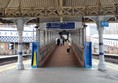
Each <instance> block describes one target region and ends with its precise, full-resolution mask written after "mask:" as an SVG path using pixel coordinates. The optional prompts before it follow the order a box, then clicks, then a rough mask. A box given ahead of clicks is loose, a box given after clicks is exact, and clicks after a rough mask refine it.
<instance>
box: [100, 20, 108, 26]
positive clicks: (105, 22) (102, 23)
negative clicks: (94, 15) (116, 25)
mask: <svg viewBox="0 0 118 83" xmlns="http://www.w3.org/2000/svg"><path fill="white" fill-rule="evenodd" d="M100 26H101V27H108V26H109V23H108V22H107V21H101V22H100Z"/></svg>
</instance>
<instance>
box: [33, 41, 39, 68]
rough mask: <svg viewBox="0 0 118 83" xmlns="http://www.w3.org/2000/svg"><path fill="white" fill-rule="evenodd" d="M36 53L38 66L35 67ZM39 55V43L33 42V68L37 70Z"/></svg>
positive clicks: (37, 64)
mask: <svg viewBox="0 0 118 83" xmlns="http://www.w3.org/2000/svg"><path fill="white" fill-rule="evenodd" d="M34 53H36V65H35V66H34V65H33V62H34ZM38 55H39V43H38V42H32V57H31V58H32V59H31V66H32V68H37V67H38V66H39V60H38Z"/></svg>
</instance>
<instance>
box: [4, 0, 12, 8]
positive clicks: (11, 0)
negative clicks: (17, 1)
mask: <svg viewBox="0 0 118 83" xmlns="http://www.w3.org/2000/svg"><path fill="white" fill-rule="evenodd" d="M11 1H12V0H9V1H8V3H7V5H6V6H5V8H7V7H8V5H9V3H10V2H11Z"/></svg>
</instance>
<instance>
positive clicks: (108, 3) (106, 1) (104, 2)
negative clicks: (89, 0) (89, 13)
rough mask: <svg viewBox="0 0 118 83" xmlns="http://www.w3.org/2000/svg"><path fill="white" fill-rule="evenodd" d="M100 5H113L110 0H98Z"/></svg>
mask: <svg viewBox="0 0 118 83" xmlns="http://www.w3.org/2000/svg"><path fill="white" fill-rule="evenodd" d="M100 2H101V5H103V6H105V5H114V3H113V1H112V0H100Z"/></svg>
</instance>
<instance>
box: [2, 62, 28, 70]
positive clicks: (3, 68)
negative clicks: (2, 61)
mask: <svg viewBox="0 0 118 83" xmlns="http://www.w3.org/2000/svg"><path fill="white" fill-rule="evenodd" d="M23 63H24V64H25V65H27V64H30V60H26V61H23ZM16 64H17V62H16V63H12V64H8V65H3V66H0V72H3V71H6V70H9V69H14V68H16Z"/></svg>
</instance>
